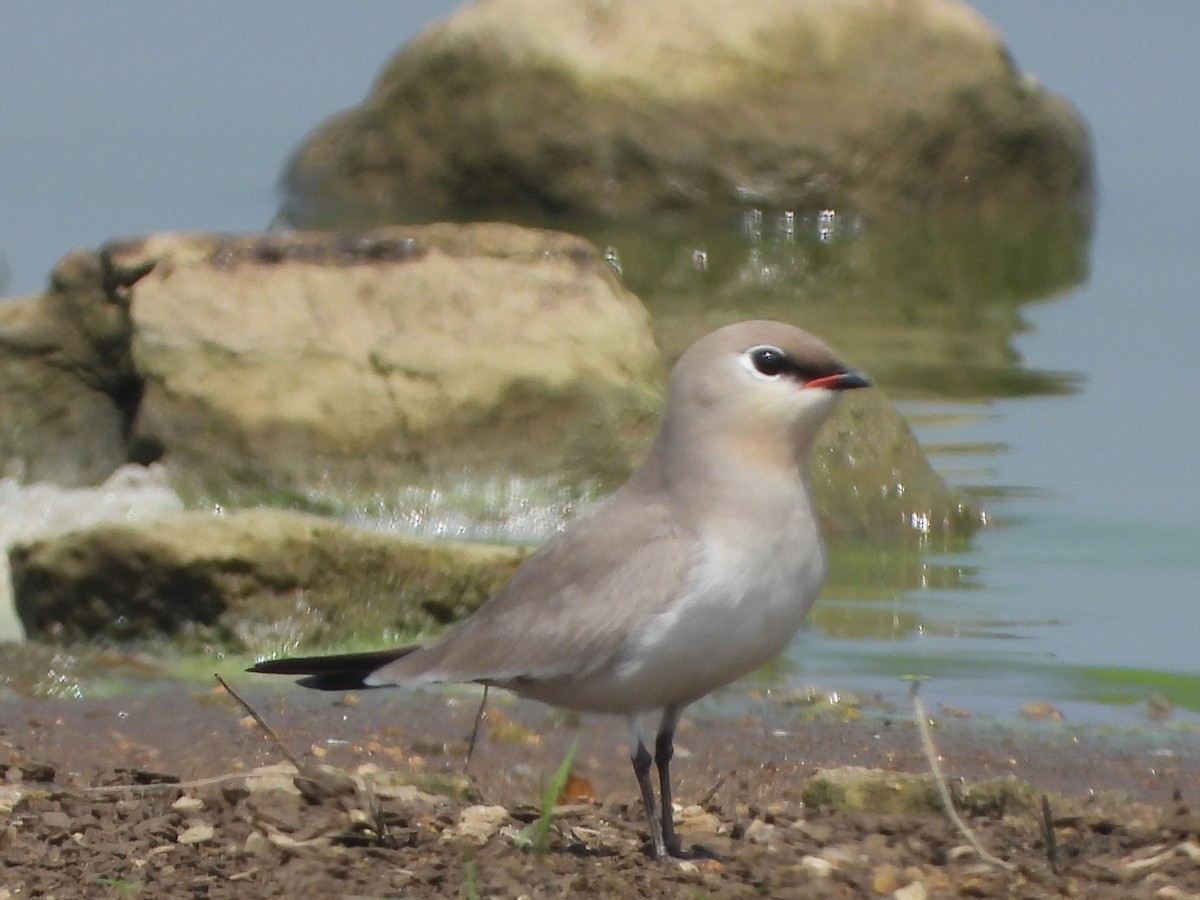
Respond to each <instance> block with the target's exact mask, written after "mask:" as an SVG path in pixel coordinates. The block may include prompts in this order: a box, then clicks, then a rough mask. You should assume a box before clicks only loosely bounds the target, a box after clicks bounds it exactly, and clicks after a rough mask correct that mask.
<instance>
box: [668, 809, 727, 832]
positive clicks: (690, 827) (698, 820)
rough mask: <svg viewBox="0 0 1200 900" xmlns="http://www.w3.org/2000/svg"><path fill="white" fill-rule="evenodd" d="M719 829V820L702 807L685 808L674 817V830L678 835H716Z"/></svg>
mask: <svg viewBox="0 0 1200 900" xmlns="http://www.w3.org/2000/svg"><path fill="white" fill-rule="evenodd" d="M720 828H721V820H720V819H718V818H717V817H716V816H714V815H713V814H712V813H710V812H706V811H705V810H704V807H702V806H695V805H693V806H685V807H683V809H681V810H679V812H678V813H676V815H675V830H676V831H678V832H679V833H680V834H686V835H692V836H695V835H704V834H716V833H717V831H718V830H719V829H720Z"/></svg>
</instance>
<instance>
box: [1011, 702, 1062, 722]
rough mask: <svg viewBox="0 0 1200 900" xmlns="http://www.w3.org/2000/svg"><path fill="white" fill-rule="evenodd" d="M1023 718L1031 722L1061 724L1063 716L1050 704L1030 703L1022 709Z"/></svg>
mask: <svg viewBox="0 0 1200 900" xmlns="http://www.w3.org/2000/svg"><path fill="white" fill-rule="evenodd" d="M1021 718H1022V719H1028V720H1029V721H1031V722H1061V721H1062V720H1063V714H1062V713H1061V712H1060V711H1059V710H1057V709H1055V708H1054V707H1053V706H1051V705H1050V704H1049V703H1029V704H1027V705H1025V706H1022V707H1021Z"/></svg>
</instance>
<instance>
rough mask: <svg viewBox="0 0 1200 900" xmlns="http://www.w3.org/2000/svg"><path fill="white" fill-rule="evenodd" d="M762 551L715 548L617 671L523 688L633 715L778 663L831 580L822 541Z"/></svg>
mask: <svg viewBox="0 0 1200 900" xmlns="http://www.w3.org/2000/svg"><path fill="white" fill-rule="evenodd" d="M805 543H807V544H808V546H807V548H806V549H800V547H799V546H798V545H797V543H795V542H788V545H784V544H781V543H776V544H773V545H772V546H770V547H766V548H759V552H757V553H753V554H747V553H746V552H745V551H744V549H743V548H738V547H730V546H722V545H720V544H718V543H715V542H714V543H710V544H709V545H708V546H706V547H705V550H704V552H703V554H702V557H701V560H700V562H699V564H698V566H697V567H696V569H695V571H694V572H693V573H692V577H691V578H690V580H689V587H688V590H687V591H686V592H685V593H684V596H683V597H682V598H681V599H680V600H678V601H676V602H675V603H674V604H672V605H671V606H669V607H668V608H667V609H666V610H664V611H663V612H661V613H658V614H655V615H652V616H650V617H648V618H647V619H646V621H645V623H644V624H643V625H642V626H641V627H640V628H638V629H636V630H635V631H634V633H633V634H632V635H631V636H630V638H629V640H628V641H626V643H625V645H624V646H623V647H622V649H621V650H620V651H619V652H618V653H617V654H616V656H615V657H614V659H613V660H612V662H611V663H610V664H609V665H606V666H604V667H602V668H601V669H599V670H597V671H595V672H594V673H592V674H590V675H588V676H587V677H585V678H582V679H572V680H571V681H569V682H568V681H560V682H557V683H542V684H540V685H538V686H537V687H536V688H534V689H533V690H529V689H522V690H521V691H520V692H521V693H524V694H527V695H528V696H533V697H535V698H537V699H541V700H545V701H547V702H549V703H553V704H556V705H560V706H568V707H572V708H575V709H584V710H591V711H595V712H611V713H625V714H628V713H632V712H643V711H649V710H654V709H661V708H662V707H665V706H671V705H683V704H686V703H690V702H691V701H693V700H696V699H698V698H700V697H702V696H704V695H705V694H707V693H709V692H710V691H713V690H715V689H716V688H718V687H721V686H722V685H725V684H728V683H729V682H731V681H734V680H735V679H737V678H740V677H741V676H743V675H746V674H748V673H749V672H752V671H753V670H754V669H756V668H758V667H759V666H761V665H763V664H764V663H766V662H768V661H769V660H771V659H772V658H774V657H775V656H776V655H777V654H778V653H779V652H780V651H781V650H783V648H784V647H785V646H787V644H788V642H789V641H790V640H791V638H792V637H793V635H795V633H796V631H797V630H799V628H800V626H801V625H802V624H803V622H804V617H805V615H806V614H807V612H808V609H809V607H810V606H811V605H812V603H813V601H814V600H815V599H816V598H817V594H818V593H819V592H820V590H821V585H822V582H823V581H824V578H825V558H824V551H823V549H822V548H821V546H820V544H819V543H817V542H815V541H809V542H800V545H801V546H802V545H803V544H805Z"/></svg>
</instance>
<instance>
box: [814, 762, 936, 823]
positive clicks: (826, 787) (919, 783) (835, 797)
mask: <svg viewBox="0 0 1200 900" xmlns="http://www.w3.org/2000/svg"><path fill="white" fill-rule="evenodd" d="M802 797H803V800H804V803H805V805H806V806H811V807H827V808H830V809H840V810H848V811H855V812H864V811H865V812H874V813H879V814H888V813H901V814H907V815H911V814H914V813H926V812H936V811H938V810H940V809H941V808H942V803H941V800H940V799H939V797H938V793H937V786H936V785H935V784H934V783H933V777H932V776H931V775H914V774H911V773H908V772H891V771H887V770H884V769H868V768H864V767H863V766H839V767H838V768H834V769H822V770H821V771H820V772H818V773H817V774H816V775H814V776H812V777H811V778H810V779H809V780H808V782H807V783H806V784H805V786H804V791H803V794H802Z"/></svg>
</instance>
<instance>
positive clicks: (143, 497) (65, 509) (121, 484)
mask: <svg viewBox="0 0 1200 900" xmlns="http://www.w3.org/2000/svg"><path fill="white" fill-rule="evenodd" d="M181 509H183V502H182V501H181V500H180V499H179V496H178V495H177V494H176V493H175V491H174V490H173V489H172V488H171V485H170V484H169V483H168V481H167V474H166V471H165V470H164V469H163V468H162V467H161V466H157V465H152V466H148V467H147V466H135V465H127V466H122V467H121V468H119V469H117V470H116V471H115V472H113V473H112V475H110V476H109V477H108V480H107V481H105V482H104V483H103V484H102V485H100V486H99V487H94V488H64V487H60V486H58V485H54V484H42V483H38V484H26V485H23V484H19V483H18V482H16V481H15V480H14V479H11V478H0V640H4V641H12V640H20V639H21V638H22V637H23V633H22V629H21V624H20V622H19V621H18V619H17V614H16V609H15V607H14V606H13V590H12V573H11V572H10V570H9V566H8V551H9V548H10V547H12V546H14V545H18V544H26V543H29V542H31V541H36V540H40V539H43V538H47V537H52V536H54V535H58V534H66V533H67V532H70V531H77V530H79V529H81V528H88V527H90V526H93V525H99V524H101V523H104V522H135V521H144V520H146V519H152V518H154V517H156V516H160V515H162V514H164V513H168V512H175V511H177V510H181Z"/></svg>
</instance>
